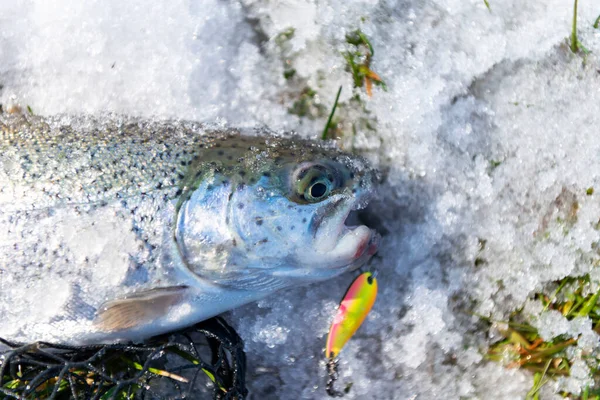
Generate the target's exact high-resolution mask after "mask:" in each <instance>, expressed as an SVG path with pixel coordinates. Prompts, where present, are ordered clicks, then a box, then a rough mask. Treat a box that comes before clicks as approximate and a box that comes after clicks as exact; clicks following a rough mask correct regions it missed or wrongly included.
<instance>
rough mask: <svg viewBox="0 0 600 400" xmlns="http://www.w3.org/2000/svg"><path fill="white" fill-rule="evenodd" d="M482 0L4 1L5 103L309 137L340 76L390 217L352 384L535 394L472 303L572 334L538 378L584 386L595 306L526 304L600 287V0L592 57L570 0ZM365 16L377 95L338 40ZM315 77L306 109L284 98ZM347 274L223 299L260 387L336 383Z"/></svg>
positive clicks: (307, 388)
mask: <svg viewBox="0 0 600 400" xmlns="http://www.w3.org/2000/svg"><path fill="white" fill-rule="evenodd" d="M489 5H490V9H488V8H487V7H486V5H485V3H484V1H482V0H467V1H464V0H452V1H447V0H428V1H422V2H408V1H405V0H326V1H318V2H317V1H312V0H283V1H278V2H273V1H267V0H240V1H231V2H222V1H218V0H208V1H202V2H189V1H183V0H174V1H163V0H160V1H155V2H152V3H148V2H143V1H139V0H135V1H129V2H121V1H117V0H106V1H102V2H74V1H69V0H60V1H55V2H51V3H50V2H45V1H42V0H30V1H4V2H0V59H2V63H0V85H1V86H0V87H2V89H0V90H1V91H0V102H1V103H2V104H9V103H20V104H22V105H29V106H30V107H31V109H32V110H33V112H34V113H36V114H42V115H50V114H55V113H93V114H101V113H102V112H105V111H114V112H119V113H125V114H131V115H140V116H145V117H152V118H188V119H194V120H200V121H209V122H215V121H218V122H219V123H225V122H227V123H229V124H231V125H235V126H242V127H254V126H262V125H266V126H269V127H270V128H272V129H274V130H275V131H278V132H283V131H291V130H294V131H297V132H298V133H299V134H301V135H303V136H306V137H312V138H317V137H318V136H319V135H320V133H321V131H322V129H323V126H324V125H325V121H326V118H327V114H328V112H329V110H330V109H331V106H332V105H333V101H334V98H335V93H336V92H337V88H338V87H339V86H342V89H343V90H342V95H341V97H340V107H339V108H338V114H337V115H339V116H341V117H343V118H342V119H341V120H340V122H339V124H340V125H339V126H340V127H342V128H344V129H345V130H346V131H348V132H355V136H352V138H348V137H345V138H344V139H343V140H342V143H343V144H344V146H346V147H350V146H352V148H354V149H356V150H357V151H359V152H363V153H364V154H365V155H366V156H368V157H369V158H370V159H371V160H372V161H373V162H374V163H375V164H376V165H377V166H378V167H379V168H380V169H381V170H382V171H383V172H384V176H385V183H384V185H383V187H382V189H381V194H380V196H379V199H377V200H376V201H375V202H374V203H373V204H372V205H371V207H370V209H369V210H367V213H366V214H365V215H364V216H363V218H365V219H366V220H367V221H368V222H369V223H370V224H372V225H374V226H375V227H376V228H377V229H379V230H380V231H382V233H384V238H383V242H382V244H381V248H380V251H379V256H378V257H377V258H376V259H374V260H373V262H372V266H373V267H375V268H377V269H378V270H379V276H378V279H379V282H380V284H379V286H380V292H379V295H378V299H377V303H376V304H375V307H374V310H373V313H372V314H371V315H370V316H369V317H368V318H367V320H366V322H365V325H364V326H363V327H362V328H361V329H360V330H359V331H358V332H357V334H356V336H355V337H354V338H353V339H352V340H351V341H350V342H349V343H348V345H347V346H346V347H345V348H344V350H343V351H342V353H341V355H340V360H341V362H340V380H341V382H345V383H350V382H351V383H352V384H353V385H352V388H351V390H350V392H349V394H348V396H347V398H349V399H352V398H357V399H358V398H367V396H368V398H405V399H411V398H459V397H461V396H462V397H468V398H490V396H492V397H493V398H495V399H514V398H524V397H525V394H526V393H527V392H528V391H529V390H530V389H531V387H532V376H531V374H529V373H528V372H526V371H521V370H516V369H505V368H503V367H502V366H501V365H499V364H494V363H490V362H487V361H485V360H484V358H483V354H484V353H485V351H486V349H487V348H488V347H489V345H490V343H491V341H492V340H493V341H496V340H498V339H499V338H498V336H497V335H495V334H494V329H492V330H491V331H490V332H489V335H488V332H487V331H486V328H485V327H482V324H480V320H479V318H477V317H474V315H483V316H486V317H489V318H490V319H491V320H492V321H496V323H499V322H501V321H506V320H507V319H508V317H509V315H510V313H511V312H513V311H515V310H518V309H521V308H524V312H523V315H528V316H530V317H531V323H533V324H535V326H536V327H538V329H539V330H540V334H541V335H542V337H544V338H545V339H550V338H552V337H555V336H557V335H563V334H564V335H568V336H571V337H578V338H579V343H578V347H577V348H575V349H574V350H573V355H574V357H575V364H574V365H573V367H572V369H571V372H572V376H571V377H570V378H565V379H563V380H562V381H560V382H557V383H549V384H547V385H546V386H544V388H543V389H542V394H543V395H544V396H545V397H544V398H552V396H554V395H555V393H556V392H557V391H558V390H565V389H566V390H570V391H572V392H573V393H579V391H580V390H581V387H582V385H585V384H587V383H588V376H589V372H590V371H589V367H588V366H587V365H586V364H585V363H584V362H582V361H581V360H582V359H581V358H580V357H581V355H582V354H584V353H585V352H589V351H590V350H592V349H596V350H597V346H598V337H597V334H596V333H595V332H594V331H593V330H592V327H591V325H590V322H589V320H587V319H585V318H579V319H574V320H572V321H567V320H566V318H564V317H563V316H562V315H560V313H558V312H556V311H552V310H546V311H543V307H542V306H541V305H540V304H539V303H537V302H535V301H532V300H531V299H532V295H533V294H534V293H535V292H536V291H539V290H541V289H543V288H544V287H550V286H551V285H552V281H554V280H558V279H562V278H563V277H565V276H581V275H584V274H589V276H590V279H591V280H592V286H590V289H589V290H598V288H599V286H598V284H599V282H600V275H599V274H600V272H599V269H598V268H594V260H597V254H596V253H595V250H594V249H595V246H596V245H597V242H598V241H600V234H599V232H598V230H597V223H598V219H599V217H600V203H598V196H599V194H598V193H600V164H598V161H597V160H598V155H599V154H600V142H599V141H598V132H597V131H598V129H597V128H598V126H600V111H599V109H598V104H600V74H599V73H598V71H600V61H599V59H598V57H597V54H598V52H600V44H599V43H600V31H599V30H597V29H593V27H592V26H591V25H592V23H593V21H594V19H595V18H596V17H597V15H598V13H600V9H597V4H594V2H580V4H579V7H580V10H579V32H580V40H581V42H582V44H583V45H584V46H586V47H587V49H589V50H591V53H590V54H588V55H581V54H579V55H574V54H572V53H571V52H570V50H569V49H568V36H569V34H570V32H571V26H570V24H571V21H572V20H571V18H572V2H565V1H562V0H550V1H543V0H536V1H527V2H523V1H518V0H507V1H502V2H497V1H493V0H490V1H489ZM356 29H360V30H361V31H362V32H364V33H365V34H366V35H367V37H368V38H369V40H370V41H371V43H372V45H373V48H374V51H375V54H374V57H373V59H372V64H371V68H372V69H373V71H375V72H376V73H377V74H379V75H380V76H381V77H382V79H383V80H384V81H385V83H386V85H387V88H388V90H387V91H383V90H382V89H381V88H380V87H377V86H375V87H374V88H373V92H374V93H373V96H372V98H368V97H367V96H366V95H365V93H364V89H363V90H358V89H353V87H352V86H353V80H352V76H351V74H350V73H349V72H348V71H347V70H346V61H345V59H344V57H343V56H342V54H341V53H342V52H344V51H348V49H349V45H348V44H347V43H346V42H345V35H346V34H347V33H350V32H353V31H355V30H356ZM282 34H284V35H283V36H282ZM285 34H287V35H288V36H289V37H288V38H287V39H286V36H285ZM284 73H287V74H289V75H287V77H286V76H284ZM290 75H291V76H292V77H291V78H290V77H289V76H290ZM308 89H311V90H314V91H315V94H314V96H313V97H311V99H312V100H311V101H312V103H311V104H310V107H312V108H311V109H310V110H312V111H311V112H310V113H307V114H306V115H304V116H303V115H299V114H301V113H293V112H291V111H290V110H292V109H293V107H294V103H295V102H296V101H298V100H299V98H300V96H301V95H302V93H307V90H308ZM355 95H356V97H355ZM352 102H354V103H352ZM352 104H355V106H352ZM588 188H595V189H596V190H595V192H594V193H593V194H588V193H587V190H588ZM0 272H1V270H0ZM1 279H2V278H1V275H0V285H2V286H0V287H2V288H4V287H10V290H11V292H10V293H11V295H13V293H15V294H16V293H18V292H15V291H17V290H18V285H16V286H14V287H13V286H11V284H12V283H4V282H2V281H1ZM351 280H352V276H342V277H340V278H339V279H335V280H332V281H328V282H323V283H321V284H318V285H313V286H310V287H307V288H293V289H291V290H288V291H286V292H284V293H279V294H277V295H276V296H272V297H270V298H267V299H265V300H263V301H261V302H260V303H259V305H258V306H257V305H256V304H254V305H248V306H245V307H242V308H240V309H238V310H235V311H233V312H232V313H230V314H229V315H228V318H229V319H230V320H231V321H232V322H233V323H234V325H235V326H236V328H237V329H238V331H239V333H240V335H241V336H242V337H243V338H244V339H245V341H246V349H247V352H248V366H249V369H248V371H249V376H248V383H249V385H250V389H251V392H252V393H253V396H255V397H256V398H258V397H261V396H262V397H266V398H282V397H286V396H287V397H289V396H290V395H291V394H293V397H294V398H307V399H314V398H324V397H325V394H324V382H325V372H324V362H323V353H324V351H323V348H324V341H325V337H326V335H327V329H328V325H329V322H330V318H331V317H332V315H334V313H335V306H336V304H337V302H338V301H339V300H340V298H341V297H342V295H343V293H344V290H345V288H346V287H347V286H348V285H349V283H350V282H351ZM49 284H50V283H49ZM53 284H55V285H60V282H54V283H53ZM549 285H550V286H549ZM41 299H42V300H43V298H41ZM42 300H40V301H42ZM59 300H60V299H57V301H59ZM35 317H36V316H35V315H32V316H31V318H35ZM494 335H495V336H494ZM578 354H579V355H578ZM578 357H579V358H578ZM373 388H377V390H375V391H374V390H373Z"/></svg>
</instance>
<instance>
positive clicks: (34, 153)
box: [0, 113, 378, 343]
mask: <svg viewBox="0 0 600 400" xmlns="http://www.w3.org/2000/svg"><path fill="white" fill-rule="evenodd" d="M251 133H252V134H251V135H241V134H240V133H239V132H237V131H234V130H231V129H216V128H210V127H208V128H207V127H205V126H203V125H201V124H197V123H188V122H150V121H144V120H138V119H131V118H125V117H119V116H112V117H110V118H108V117H107V118H102V119H94V118H90V117H69V116H60V117H54V118H47V119H43V118H39V117H33V116H23V115H18V114H6V113H5V114H0V316H1V318H0V337H3V338H5V339H11V340H16V341H24V342H31V341H37V340H44V341H50V342H55V343H99V342H114V341H119V340H142V339H144V338H146V337H149V336H152V335H156V334H161V333H164V332H168V331H172V330H175V329H178V328H182V327H185V326H188V325H191V324H194V323H196V322H199V321H201V320H204V319H207V318H210V317H212V316H214V315H217V314H219V313H222V312H224V311H227V310H230V309H232V308H235V307H237V306H240V305H242V304H245V303H248V302H252V301H255V300H257V299H260V298H263V297H265V296H267V295H268V294H270V293H273V292H274V291H276V290H280V289H282V288H285V287H289V286H292V285H297V284H304V283H310V282H314V281H320V280H325V279H328V278H331V277H333V276H336V275H338V274H340V273H342V272H344V271H347V270H351V269H355V268H357V267H359V266H360V265H362V264H364V263H365V262H366V261H367V260H368V259H369V258H370V257H371V256H372V255H373V254H374V253H375V251H376V248H377V242H378V235H377V234H376V233H375V232H374V231H372V230H370V229H368V228H367V227H365V226H358V227H347V226H346V225H345V224H344V222H345V220H346V218H347V216H348V214H349V213H350V211H351V210H353V209H356V208H360V207H362V206H364V205H365V204H366V201H367V200H368V198H369V197H370V195H371V194H372V192H373V190H374V188H373V181H374V177H375V173H374V171H373V170H372V169H370V168H369V166H368V165H367V164H366V162H365V161H364V160H363V159H361V158H359V157H355V156H351V155H348V154H345V153H343V152H341V151H339V150H337V149H335V148H334V147H332V146H326V145H322V144H316V143H313V142H309V141H305V140H301V139H297V138H296V139H286V138H282V137H276V136H273V135H269V134H267V133H266V132H251ZM257 134H258V135H257Z"/></svg>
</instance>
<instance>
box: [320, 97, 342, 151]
mask: <svg viewBox="0 0 600 400" xmlns="http://www.w3.org/2000/svg"><path fill="white" fill-rule="evenodd" d="M341 93H342V87H341V86H340V88H339V90H338V92H337V96H335V102H334V103H333V108H332V109H331V113H329V118H327V123H326V124H325V129H323V134H322V135H321V139H322V140H327V132H328V131H329V126H330V125H331V120H332V119H333V114H335V109H336V108H337V105H338V100H339V99H340V94H341Z"/></svg>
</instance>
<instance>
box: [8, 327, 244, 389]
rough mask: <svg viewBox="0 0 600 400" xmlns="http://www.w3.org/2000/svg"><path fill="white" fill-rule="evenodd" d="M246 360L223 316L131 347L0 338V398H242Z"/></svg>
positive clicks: (240, 344)
mask: <svg viewBox="0 0 600 400" xmlns="http://www.w3.org/2000/svg"><path fill="white" fill-rule="evenodd" d="M245 369H246V356H245V353H244V345H243V342H242V340H241V339H240V337H239V336H238V334H237V333H236V332H235V330H234V329H233V328H232V327H230V326H229V325H228V324H227V323H226V322H225V321H224V320H223V319H222V318H219V317H217V318H212V319H210V320H208V321H204V322H201V323H199V324H197V325H195V326H193V327H190V328H187V329H185V330H181V331H178V332H175V333H171V334H168V335H164V336H160V337H156V338H153V339H150V340H148V341H146V342H144V343H142V344H140V345H138V344H107V345H93V346H78V347H75V346H62V345H53V344H49V343H43V342H38V343H34V344H29V345H23V344H18V343H11V342H9V341H6V340H3V339H0V399H27V400H29V399H60V400H62V399H86V400H87V399H98V400H109V399H115V400H124V399H170V400H175V399H184V398H187V399H205V398H208V399H210V398H214V399H219V400H225V399H231V400H233V399H240V400H241V399H243V398H244V397H245V396H246V394H247V389H246V385H245Z"/></svg>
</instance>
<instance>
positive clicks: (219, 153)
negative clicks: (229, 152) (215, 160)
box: [217, 150, 225, 156]
mask: <svg viewBox="0 0 600 400" xmlns="http://www.w3.org/2000/svg"><path fill="white" fill-rule="evenodd" d="M223 154H225V152H224V151H223V150H219V151H217V155H220V156H222V155H223Z"/></svg>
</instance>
